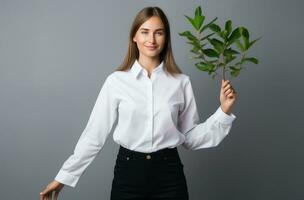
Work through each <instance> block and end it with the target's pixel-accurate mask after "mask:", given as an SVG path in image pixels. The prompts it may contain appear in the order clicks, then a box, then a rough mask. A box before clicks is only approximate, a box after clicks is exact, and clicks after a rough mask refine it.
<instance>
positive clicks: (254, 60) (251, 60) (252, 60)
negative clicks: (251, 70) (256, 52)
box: [243, 57, 259, 64]
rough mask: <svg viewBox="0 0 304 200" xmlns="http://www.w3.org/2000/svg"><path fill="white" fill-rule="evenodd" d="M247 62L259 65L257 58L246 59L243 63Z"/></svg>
mask: <svg viewBox="0 0 304 200" xmlns="http://www.w3.org/2000/svg"><path fill="white" fill-rule="evenodd" d="M245 61H249V62H252V63H254V64H258V63H259V60H258V59H256V58H255V57H250V58H244V61H243V62H245Z"/></svg>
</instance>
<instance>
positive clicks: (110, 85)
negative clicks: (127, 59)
mask: <svg viewBox="0 0 304 200" xmlns="http://www.w3.org/2000/svg"><path fill="white" fill-rule="evenodd" d="M117 117H118V122H117V126H116V127H115V129H114V132H113V140H114V141H115V142H116V143H117V144H119V145H121V146H123V147H125V148H128V149H130V150H134V151H139V152H144V153H150V152H154V151H157V150H160V149H163V148H167V147H168V148H174V147H177V146H179V145H183V146H184V147H185V148H186V149H191V150H197V149H202V148H208V147H214V146H217V145H218V144H219V143H220V142H221V141H222V140H223V139H224V137H225V136H226V135H227V134H228V133H229V131H230V129H231V127H232V122H233V120H234V119H235V118H236V117H235V115H234V114H232V113H231V114H230V115H228V114H226V113H224V112H223V111H222V109H221V107H220V106H219V107H218V109H217V110H216V112H215V113H214V114H213V115H211V116H210V117H209V118H208V119H207V120H206V121H205V122H203V123H200V120H199V115H198V112H197V105H196V101H195V97H194V94H193V90H192V86H191V82H190V79H189V76H187V75H185V74H177V75H176V76H175V77H173V76H171V75H170V74H169V73H168V72H167V71H166V68H165V67H164V62H161V63H160V65H159V66H157V67H156V68H154V69H153V71H152V73H151V76H150V78H149V77H148V72H147V70H146V69H145V68H143V67H142V66H141V65H140V64H139V62H138V61H137V60H136V61H135V62H134V64H133V66H132V68H131V69H130V70H128V71H115V72H113V73H111V74H110V75H109V76H108V77H107V78H106V80H105V82H104V84H103V86H102V88H101V90H100V92H99V95H98V97H97V100H96V102H95V105H94V108H93V110H92V112H91V115H90V118H89V120H88V123H87V125H86V127H85V129H84V131H83V132H82V134H81V136H80V138H79V140H78V142H77V144H76V147H75V149H74V153H73V154H72V155H70V157H69V158H68V159H67V160H66V161H65V162H64V164H63V166H62V167H61V169H60V171H59V172H58V174H57V176H56V177H55V180H57V181H58V182H61V183H63V184H65V185H69V186H71V187H75V186H76V184H77V182H78V180H79V178H80V176H81V175H82V173H83V172H84V171H85V169H86V168H87V167H88V165H89V164H90V163H91V162H92V161H93V160H94V158H95V157H96V155H97V154H98V153H99V152H100V150H101V149H102V147H103V145H104V143H105V141H106V139H107V137H108V135H109V133H110V132H111V130H112V127H113V124H114V122H115V121H116V118H117Z"/></svg>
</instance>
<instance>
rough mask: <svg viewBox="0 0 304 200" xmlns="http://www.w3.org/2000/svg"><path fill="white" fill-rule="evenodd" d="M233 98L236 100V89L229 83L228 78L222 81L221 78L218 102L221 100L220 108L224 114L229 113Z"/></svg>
mask: <svg viewBox="0 0 304 200" xmlns="http://www.w3.org/2000/svg"><path fill="white" fill-rule="evenodd" d="M235 100H236V91H235V90H234V88H233V87H232V86H231V85H230V81H229V80H226V81H224V80H223V79H222V86H221V92H220V102H221V108H222V110H223V111H224V112H225V113H226V114H228V115H229V114H230V113H231V109H232V106H233V104H234V102H235Z"/></svg>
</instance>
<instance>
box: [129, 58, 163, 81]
mask: <svg viewBox="0 0 304 200" xmlns="http://www.w3.org/2000/svg"><path fill="white" fill-rule="evenodd" d="M130 71H131V73H132V74H133V75H134V77H135V78H137V77H138V75H139V74H140V73H145V72H146V73H147V70H146V69H145V68H144V67H142V66H141V65H140V64H139V62H138V60H137V59H136V60H135V62H134V63H133V65H132V67H131V69H130ZM159 72H164V61H162V62H161V63H160V64H159V65H158V66H157V67H155V68H154V69H153V71H152V73H159Z"/></svg>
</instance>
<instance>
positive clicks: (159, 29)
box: [140, 28, 165, 31]
mask: <svg viewBox="0 0 304 200" xmlns="http://www.w3.org/2000/svg"><path fill="white" fill-rule="evenodd" d="M140 30H147V31H148V30H150V29H148V28H140ZM164 30H165V29H164V28H158V29H155V31H164Z"/></svg>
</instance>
